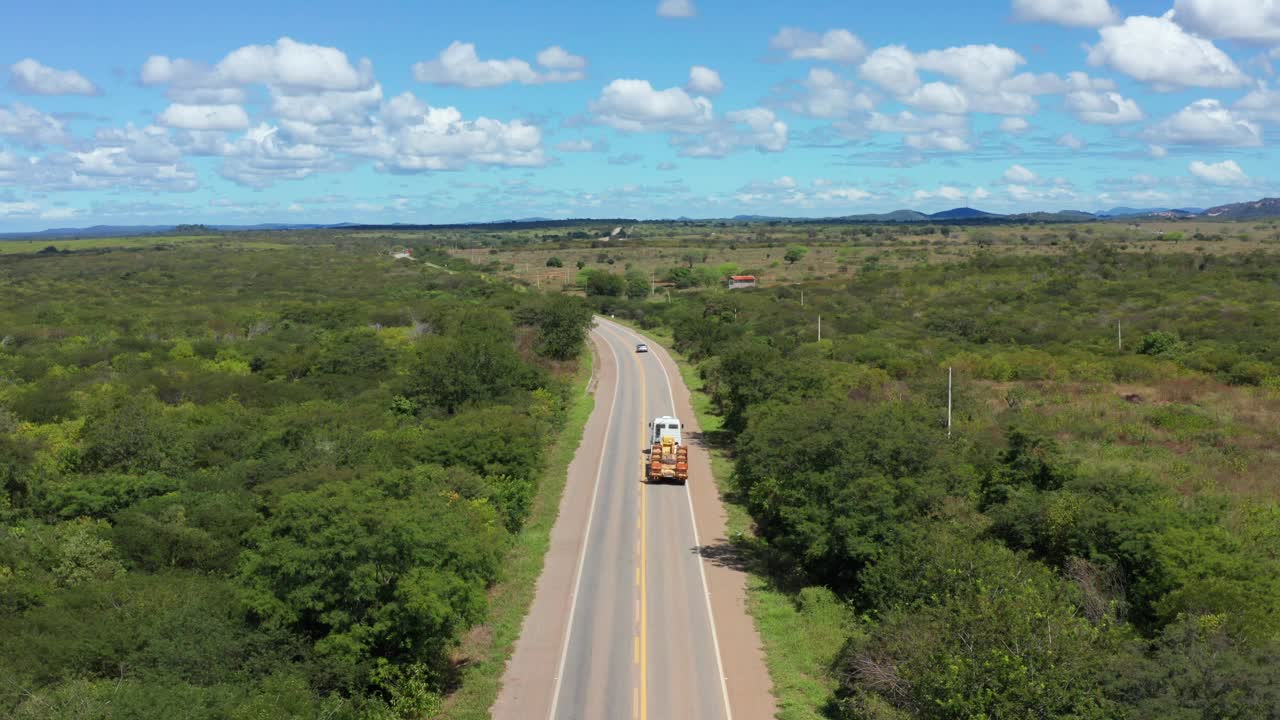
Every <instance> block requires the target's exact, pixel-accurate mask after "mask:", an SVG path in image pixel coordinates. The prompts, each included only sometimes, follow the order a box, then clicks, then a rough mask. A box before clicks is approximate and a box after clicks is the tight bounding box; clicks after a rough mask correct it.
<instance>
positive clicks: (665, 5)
mask: <svg viewBox="0 0 1280 720" xmlns="http://www.w3.org/2000/svg"><path fill="white" fill-rule="evenodd" d="M697 14H698V11H697V9H695V8H694V7H693V0H662V1H661V2H659V3H658V17H664V18H690V17H693V16H694V15H697Z"/></svg>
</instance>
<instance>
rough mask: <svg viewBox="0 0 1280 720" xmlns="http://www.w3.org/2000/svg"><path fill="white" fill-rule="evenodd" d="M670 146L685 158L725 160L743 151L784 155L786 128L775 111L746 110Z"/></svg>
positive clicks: (734, 113)
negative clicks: (780, 153) (722, 158)
mask: <svg viewBox="0 0 1280 720" xmlns="http://www.w3.org/2000/svg"><path fill="white" fill-rule="evenodd" d="M671 142H672V144H673V145H675V146H676V147H677V148H679V152H680V154H681V155H683V156H685V157H701V158H709V157H724V156H726V155H728V154H730V153H732V152H735V151H737V150H742V149H755V150H757V151H759V152H762V153H774V152H782V151H783V150H786V149H787V142H788V134H787V124H786V123H785V122H783V121H781V120H779V119H778V116H777V115H775V114H774V112H773V111H772V110H768V109H766V108H759V107H755V108H747V109H746V110H735V111H733V112H729V113H725V116H724V118H723V119H722V120H716V121H715V122H714V123H713V124H712V126H711V127H710V128H709V129H707V130H705V131H703V132H701V133H698V134H695V135H690V136H687V137H680V136H676V137H673V138H672V139H671Z"/></svg>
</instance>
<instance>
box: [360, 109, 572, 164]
mask: <svg viewBox="0 0 1280 720" xmlns="http://www.w3.org/2000/svg"><path fill="white" fill-rule="evenodd" d="M406 96H408V97H406ZM398 99H401V100H404V101H406V102H404V104H406V105H416V108H417V111H416V112H402V113H400V114H399V115H398V116H397V117H396V120H395V122H394V124H389V125H388V127H387V132H386V138H385V141H384V142H381V143H377V144H376V145H374V146H373V150H372V152H370V153H369V154H371V155H372V156H373V157H376V158H377V159H378V160H379V161H380V162H381V167H382V168H383V169H387V170H391V171H400V172H416V171H422V170H459V169H462V168H464V167H466V166H468V165H470V164H473V163H474V164H478V165H500V166H505V167H541V166H542V165H545V164H546V162H547V158H546V155H545V153H544V151H543V148H542V131H541V130H539V129H538V128H537V126H534V125H530V124H529V123H526V122H524V121H523V120H511V121H509V122H503V121H501V120H494V119H491V118H487V117H480V118H476V119H475V120H468V119H466V118H464V117H463V116H462V113H460V112H459V111H458V110H457V108H453V107H445V108H436V107H430V106H428V105H426V104H425V103H421V101H418V100H417V99H416V98H414V97H413V96H412V95H410V94H409V93H403V94H402V95H401V96H399V97H398Z"/></svg>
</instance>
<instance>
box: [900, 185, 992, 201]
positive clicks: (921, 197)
mask: <svg viewBox="0 0 1280 720" xmlns="http://www.w3.org/2000/svg"><path fill="white" fill-rule="evenodd" d="M978 190H981V193H980V195H981V197H980V198H978V199H981V198H985V197H989V196H990V193H988V192H987V191H986V189H984V188H978ZM978 190H975V191H973V192H974V193H975V194H976V193H978ZM970 194H971V193H969V192H966V191H964V190H961V189H960V188H958V187H954V186H951V185H942V186H939V187H938V188H937V189H936V190H923V189H922V190H916V191H915V192H914V193H912V195H911V197H912V198H914V199H915V200H916V201H917V202H921V201H926V200H950V201H952V202H956V201H960V200H967V199H969V197H970Z"/></svg>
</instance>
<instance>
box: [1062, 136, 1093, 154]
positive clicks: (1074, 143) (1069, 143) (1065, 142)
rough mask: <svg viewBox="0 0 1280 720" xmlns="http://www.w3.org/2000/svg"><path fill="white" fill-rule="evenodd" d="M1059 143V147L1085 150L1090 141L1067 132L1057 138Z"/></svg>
mask: <svg viewBox="0 0 1280 720" xmlns="http://www.w3.org/2000/svg"><path fill="white" fill-rule="evenodd" d="M1057 144H1058V146H1059V147H1064V148H1066V149H1068V150H1076V151H1080V150H1083V149H1084V148H1085V146H1086V145H1088V143H1086V142H1085V141H1084V140H1081V139H1080V138H1078V137H1076V136H1075V135H1072V134H1071V133H1067V134H1065V135H1062V136H1060V137H1059V138H1058V140H1057Z"/></svg>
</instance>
